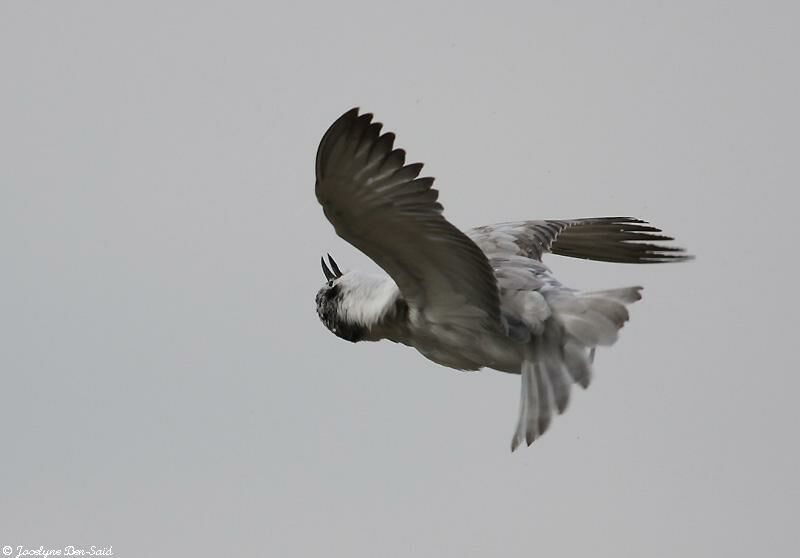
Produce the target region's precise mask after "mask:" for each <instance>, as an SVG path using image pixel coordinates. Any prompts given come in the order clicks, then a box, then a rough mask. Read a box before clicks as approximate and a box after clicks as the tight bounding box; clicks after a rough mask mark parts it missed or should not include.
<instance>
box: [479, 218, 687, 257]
mask: <svg viewBox="0 0 800 558" xmlns="http://www.w3.org/2000/svg"><path fill="white" fill-rule="evenodd" d="M659 233H661V230H660V229H658V228H656V227H654V226H652V225H650V224H648V223H647V222H645V221H642V220H640V219H634V218H632V217H595V218H589V219H570V220H565V221H520V222H516V223H499V224H496V225H486V226H483V227H476V228H474V229H470V230H469V231H467V235H468V236H469V237H470V238H471V239H472V240H473V241H475V243H476V244H477V245H478V246H480V248H481V249H482V250H483V251H484V252H485V253H486V254H487V255H489V256H490V257H492V256H510V255H516V256H525V257H527V258H532V259H536V260H541V259H542V255H543V254H544V253H545V252H552V253H553V254H558V255H560V256H569V257H571V258H582V259H586V260H596V261H601V262H615V263H664V262H678V261H684V260H688V259H691V256H689V255H687V254H686V253H685V252H684V250H683V249H682V248H677V247H674V246H665V245H663V244H660V243H662V242H668V241H671V240H673V238H672V237H669V236H664V235H662V234H659Z"/></svg>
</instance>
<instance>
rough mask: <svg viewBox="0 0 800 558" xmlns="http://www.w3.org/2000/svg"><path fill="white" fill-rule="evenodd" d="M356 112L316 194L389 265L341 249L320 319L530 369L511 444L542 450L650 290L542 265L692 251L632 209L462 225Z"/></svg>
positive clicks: (424, 348) (362, 335)
mask: <svg viewBox="0 0 800 558" xmlns="http://www.w3.org/2000/svg"><path fill="white" fill-rule="evenodd" d="M381 129H382V125H381V124H380V123H377V122H374V121H373V116H372V114H359V110H358V109H357V108H356V109H352V110H350V111H348V112H346V113H345V114H343V115H342V116H341V117H339V119H337V120H336V121H335V122H334V123H333V124H332V125H331V127H330V128H329V129H328V131H327V132H326V133H325V135H324V136H323V137H322V141H321V142H320V144H319V148H318V150H317V160H316V187H315V190H316V195H317V200H319V203H320V204H321V205H322V208H323V211H324V213H325V216H326V217H327V218H328V220H329V221H330V222H331V224H332V225H333V227H334V229H335V230H336V233H337V234H338V235H339V236H340V237H342V238H343V239H345V240H346V241H347V242H349V243H350V244H352V245H353V246H355V247H356V248H358V249H359V250H361V251H362V252H363V253H364V254H366V255H367V256H369V257H370V258H371V259H372V260H373V261H375V263H377V264H378V265H379V266H380V267H381V268H382V269H383V270H384V271H385V272H386V273H385V274H370V273H364V272H360V271H347V272H345V273H343V272H342V271H341V270H340V269H339V266H338V265H337V264H336V262H335V261H334V260H333V259H332V258H331V257H330V255H328V263H327V264H326V262H325V260H324V258H323V260H322V269H323V272H324V274H325V279H326V283H325V284H324V285H323V286H322V288H321V289H320V290H319V292H318V293H317V297H316V303H317V313H318V314H319V317H320V319H321V320H322V323H323V324H325V326H326V327H327V328H328V329H329V330H330V331H331V332H333V333H334V334H335V335H337V336H338V337H341V338H342V339H346V340H347V341H351V342H358V341H378V340H381V339H388V340H390V341H394V342H395V343H402V344H404V345H408V346H410V347H413V348H415V349H416V350H417V351H419V352H420V353H422V355H423V356H425V357H426V358H428V359H430V360H432V361H433V362H436V363H438V364H441V365H443V366H447V367H450V368H455V369H457V370H478V369H480V368H491V369H494V370H499V371H502V372H509V373H512V374H519V375H520V376H521V394H520V405H519V415H518V418H517V425H516V429H515V432H514V436H513V438H512V441H511V451H514V450H515V449H516V448H517V447H518V446H519V445H520V444H522V443H523V442H525V443H526V444H527V445H530V444H531V443H532V442H533V441H534V440H536V439H537V438H538V437H539V436H541V435H542V434H544V432H545V431H546V430H547V429H548V427H549V426H550V422H551V420H552V418H553V416H554V415H555V414H556V413H562V412H564V410H565V409H566V408H567V404H568V402H569V396H570V388H571V386H572V384H573V383H577V384H578V385H580V386H581V387H583V388H586V387H588V385H589V382H590V380H591V376H592V363H593V360H594V353H595V348H596V347H598V346H601V345H602V346H608V345H612V344H613V343H614V342H615V341H616V339H617V334H618V332H619V330H620V329H621V328H622V326H623V324H624V323H625V322H626V321H627V320H628V310H627V308H626V306H627V305H629V304H631V303H633V302H635V301H637V300H639V299H640V298H641V290H642V287H623V288H618V289H609V290H601V291H579V290H575V289H571V288H569V287H565V286H564V285H562V284H561V283H560V282H559V281H558V280H557V279H556V278H555V277H554V276H553V274H552V272H551V271H550V269H549V268H548V267H547V266H546V265H544V264H543V263H542V256H543V255H544V254H545V253H547V252H550V253H552V254H558V255H561V256H569V257H573V258H583V259H587V260H596V261H603V262H617V263H637V264H644V263H662V262H679V261H684V260H687V259H690V258H691V256H688V255H687V254H686V253H685V252H684V251H683V249H681V248H677V247H674V246H669V245H665V244H664V243H665V242H667V241H671V240H673V239H672V238H671V237H668V236H664V235H662V234H660V233H661V231H660V230H659V229H658V228H656V227H653V226H652V225H649V224H648V223H646V222H645V221H642V220H639V219H634V218H631V217H598V218H589V219H568V220H539V221H520V222H513V223H500V224H495V225H487V226H482V227H477V228H474V229H470V230H467V231H463V232H462V231H460V230H459V229H457V228H456V227H455V226H453V225H452V224H450V222H449V221H447V219H445V218H444V216H443V214H442V205H441V204H440V203H439V202H438V198H439V192H438V191H437V190H435V189H433V188H432V186H433V178H430V177H420V171H421V170H422V164H421V163H411V164H406V162H405V159H406V154H405V151H403V150H402V149H398V148H395V147H394V140H395V136H394V134H393V133H391V132H385V133H381Z"/></svg>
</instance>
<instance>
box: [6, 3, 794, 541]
mask: <svg viewBox="0 0 800 558" xmlns="http://www.w3.org/2000/svg"><path fill="white" fill-rule="evenodd" d="M200 4H202V3H197V2H171V3H163V2H129V3H126V4H125V5H123V4H122V3H116V2H115V3H110V2H80V1H70V2H16V3H12V2H4V3H2V5H0V72H2V78H3V79H2V83H3V85H2V87H1V88H0V153H2V162H1V163H0V256H1V257H2V268H1V269H0V339H2V343H1V344H0V372H1V373H2V374H1V375H0V382H1V383H0V393H1V394H2V401H1V404H0V546H3V545H6V544H8V545H12V546H16V545H27V546H29V547H37V548H38V546H39V545H44V546H46V547H47V546H52V547H63V546H65V545H70V544H73V545H86V546H88V545H92V544H94V545H113V547H114V551H115V553H116V555H117V556H120V557H128V556H130V557H134V556H136V557H143V556H156V557H160V556H188V555H194V556H204V555H209V556H210V555H227V556H245V555H247V556H281V557H291V556H365V557H366V556H398V557H400V556H431V557H434V556H436V557H441V556H459V557H471V556H476V557H477V556H492V555H496V556H536V555H548V556H553V555H555V556H581V555H589V554H591V555H592V556H595V557H601V556H609V557H611V556H655V557H657V556H665V557H666V556H726V557H730V556H755V555H762V554H763V555H770V556H789V555H793V554H795V553H796V552H797V546H798V544H797V538H796V533H795V529H796V526H795V523H796V519H797V515H798V506H800V484H799V483H798V481H797V471H798V470H800V452H798V447H797V446H798V443H797V439H798V436H797V424H798V420H800V410H798V406H797V404H796V400H797V394H798V392H799V391H800V375H799V374H798V369H800V367H798V362H797V356H796V355H797V351H796V348H795V347H794V346H793V344H794V343H795V342H796V340H795V335H796V334H797V331H798V327H797V321H796V312H797V302H796V300H795V298H796V297H795V294H794V293H795V292H796V286H795V282H796V280H795V278H796V276H797V274H796V267H797V266H796V264H795V263H794V262H795V257H794V254H795V250H794V246H793V244H794V242H793V241H794V237H795V236H796V235H797V225H796V221H795V220H796V216H795V211H796V209H795V208H796V203H794V202H795V199H796V189H797V186H798V179H799V178H800V173H798V166H797V165H798V163H797V161H798V129H800V111H798V101H797V100H798V99H800V80H798V73H797V53H798V52H799V49H800V38H798V37H799V35H798V33H797V27H796V24H797V21H798V16H800V9H799V8H798V7H797V4H796V3H792V2H763V3H747V2H722V1H720V2H708V1H705V2H697V1H693V2H671V3H666V2H636V3H633V2H582V3H581V2H578V3H565V2H520V3H513V4H512V3H509V4H507V5H502V4H491V5H490V3H484V4H485V5H484V6H482V7H470V8H465V7H457V6H456V5H454V4H452V3H444V2H441V3H430V2H416V1H407V2H403V3H400V4H398V3H393V4H386V5H383V4H380V3H376V2H360V3H359V2H334V3H322V2H319V3H315V4H302V3H301V4H294V5H289V4H286V5H282V4H281V5H279V4H275V3H273V4H270V3H264V2H252V3H250V2H248V3H222V2H219V3H217V4H216V5H215V6H212V5H210V4H203V5H202V6H201V5H200ZM355 105H359V106H361V107H362V108H363V109H365V110H368V111H374V112H375V113H376V116H377V118H378V119H379V120H380V121H382V122H384V123H386V125H387V127H388V128H389V129H391V130H393V131H395V132H397V134H398V145H400V146H402V147H405V148H406V149H407V150H408V153H409V158H410V159H411V160H419V161H423V162H425V163H426V171H427V172H428V173H430V174H432V175H433V176H436V177H437V186H438V187H439V188H440V190H441V193H442V195H441V199H442V201H443V203H444V205H445V214H446V215H447V216H448V217H449V218H450V220H452V221H453V222H454V223H455V224H456V225H458V226H461V227H469V226H474V225H480V224H485V223H492V222H497V221H508V220H519V219H528V218H566V217H588V216H603V215H633V216H639V217H643V218H647V219H649V220H651V221H653V222H654V223H656V224H657V225H659V226H661V227H663V228H664V229H665V230H666V231H667V232H669V233H670V234H673V235H675V236H677V237H678V239H679V241H680V243H681V244H683V245H686V246H688V248H689V249H690V251H691V252H693V253H695V254H696V255H697V256H698V259H697V261H695V262H692V263H690V264H683V265H675V266H652V267H648V266H641V267H634V266H615V265H609V264H600V263H587V262H579V261H569V260H567V259H564V258H557V257H551V258H550V259H549V260H547V261H548V263H549V264H550V265H551V267H552V268H553V269H554V271H555V272H556V273H557V274H558V275H559V277H560V278H561V279H562V280H563V281H564V282H565V283H567V284H569V285H571V286H574V287H578V288H594V289H598V288H610V287H618V286H627V285H635V284H643V285H644V286H645V291H644V300H643V301H642V302H640V303H637V304H636V305H635V306H634V307H633V308H632V319H631V322H630V323H629V324H628V325H627V326H626V328H625V329H624V330H623V333H622V336H621V340H620V342H619V343H618V344H617V345H616V346H615V347H614V348H612V349H610V350H601V351H599V352H598V355H597V361H596V375H595V381H594V383H593V385H592V386H591V388H590V389H589V390H588V391H587V392H580V390H579V392H578V393H576V394H575V397H574V398H573V401H572V404H571V406H570V409H569V411H568V412H567V413H566V414H565V415H564V416H562V417H559V418H558V419H557V420H556V421H555V422H554V425H553V427H552V428H551V430H550V431H549V432H548V433H547V434H546V435H545V436H544V437H543V438H542V439H541V440H539V441H537V442H536V443H535V444H534V446H532V447H531V448H529V449H527V450H524V451H520V452H517V453H515V454H513V455H512V454H510V453H509V451H508V443H509V439H510V436H511V433H512V430H513V423H514V419H515V417H516V412H517V403H518V389H519V379H518V377H515V376H509V375H504V374H500V373H496V372H492V371H482V372H479V373H458V372H455V371H452V370H448V369H444V368H441V367H438V366H436V365H434V364H433V363H431V362H428V361H426V360H425V359H423V358H422V357H421V356H419V355H418V354H416V353H415V352H414V351H413V350H410V349H407V348H404V347H399V346H395V345H392V344H389V343H379V344H358V345H351V344H348V343H344V342H341V341H340V340H338V339H336V338H335V337H334V336H333V335H331V334H330V333H329V332H327V331H326V330H325V328H324V327H323V326H322V325H321V324H320V323H319V322H318V320H317V317H316V314H315V309H314V295H315V293H316V291H317V289H318V288H319V286H320V285H321V284H322V282H323V276H322V272H321V270H320V269H319V256H320V255H321V254H322V253H324V252H326V251H330V252H331V253H332V254H333V255H334V256H335V257H336V259H337V261H338V262H339V264H340V265H341V266H342V267H343V268H355V267H371V266H372V264H370V263H369V262H368V261H367V260H366V258H365V257H364V256H363V255H361V254H360V253H358V252H357V251H356V250H355V249H354V248H351V247H350V246H348V245H347V244H345V243H344V242H343V241H341V240H340V239H338V238H337V237H335V235H334V232H333V230H332V228H331V227H330V225H329V224H328V223H327V221H325V219H324V217H323V215H322V212H321V210H320V208H319V206H318V205H317V202H316V200H315V198H314V194H313V161H314V153H315V149H316V146H317V142H318V141H319V139H320V137H321V134H322V133H323V132H324V131H325V129H326V127H327V126H328V125H329V124H330V123H331V122H332V121H333V120H334V119H335V118H336V117H337V116H339V115H340V114H341V113H342V112H344V111H345V110H347V109H348V108H350V107H352V106H355Z"/></svg>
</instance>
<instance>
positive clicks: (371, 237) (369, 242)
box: [316, 109, 500, 328]
mask: <svg viewBox="0 0 800 558" xmlns="http://www.w3.org/2000/svg"><path fill="white" fill-rule="evenodd" d="M381 127H382V125H381V124H379V123H377V122H372V115H371V114H362V115H359V114H358V109H353V110H350V111H348V112H347V113H345V114H344V115H342V116H341V117H340V118H339V119H338V120H336V122H334V123H333V125H331V127H330V128H329V129H328V131H327V132H326V133H325V135H324V136H323V138H322V141H321V142H320V145H319V149H318V151H317V164H316V175H317V182H316V194H317V199H318V200H319V202H320V204H322V207H323V210H324V212H325V216H326V217H327V218H328V220H329V221H330V222H331V224H332V225H333V227H334V228H335V229H336V233H337V234H338V235H339V236H341V237H342V238H344V239H345V240H346V241H347V242H349V243H350V244H352V245H353V246H355V247H356V248H358V249H359V250H361V251H362V252H364V253H365V254H366V255H367V256H369V257H370V258H371V259H372V260H374V261H375V262H376V263H377V264H378V265H379V266H381V267H382V268H383V269H384V270H385V271H386V272H387V273H388V274H389V275H390V276H391V277H392V279H394V281H395V283H397V286H398V287H399V288H400V292H401V293H402V295H403V297H404V298H405V299H406V301H407V302H408V304H409V306H410V307H411V308H413V309H415V311H417V312H421V313H423V314H424V317H425V319H427V320H429V321H432V322H437V323H459V324H460V325H462V326H464V327H476V328H477V327H486V326H490V327H500V326H499V324H500V303H499V297H498V292H497V283H496V281H495V277H494V274H493V272H492V268H491V267H490V265H489V262H488V260H487V259H486V256H485V255H484V253H483V252H482V251H481V250H480V248H478V246H476V245H475V243H474V242H473V241H472V240H470V239H469V237H467V236H466V235H465V234H464V233H462V232H461V231H459V230H458V229H457V228H456V227H454V226H453V225H451V224H450V223H449V222H448V221H447V220H446V219H445V218H444V217H443V216H442V206H441V204H439V203H438V202H437V201H436V200H437V198H438V195H439V192H438V191H437V190H435V189H433V188H432V187H431V186H432V184H433V178H428V177H424V178H418V175H419V172H420V170H421V169H422V164H420V163H414V164H408V165H406V164H405V152H404V151H403V150H402V149H394V148H393V143H394V134H392V133H391V132H388V133H384V134H381Z"/></svg>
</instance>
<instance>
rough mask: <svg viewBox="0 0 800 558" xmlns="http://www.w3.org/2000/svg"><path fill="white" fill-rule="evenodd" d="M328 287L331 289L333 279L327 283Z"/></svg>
mask: <svg viewBox="0 0 800 558" xmlns="http://www.w3.org/2000/svg"><path fill="white" fill-rule="evenodd" d="M328 286H329V287H333V279H331V280H330V281H328Z"/></svg>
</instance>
